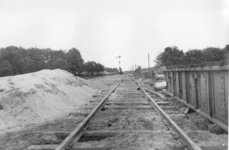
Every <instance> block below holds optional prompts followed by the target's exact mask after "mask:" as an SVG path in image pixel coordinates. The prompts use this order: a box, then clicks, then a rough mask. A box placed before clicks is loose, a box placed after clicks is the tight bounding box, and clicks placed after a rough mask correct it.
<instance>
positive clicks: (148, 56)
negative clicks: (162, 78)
mask: <svg viewBox="0 0 229 150" xmlns="http://www.w3.org/2000/svg"><path fill="white" fill-rule="evenodd" d="M148 67H149V74H150V56H149V54H148Z"/></svg>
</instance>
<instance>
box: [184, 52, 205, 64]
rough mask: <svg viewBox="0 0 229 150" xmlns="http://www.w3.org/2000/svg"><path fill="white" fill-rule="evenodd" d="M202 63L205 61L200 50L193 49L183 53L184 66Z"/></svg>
mask: <svg viewBox="0 0 229 150" xmlns="http://www.w3.org/2000/svg"><path fill="white" fill-rule="evenodd" d="M204 61H205V59H204V56H203V52H202V51H201V50H197V49H193V50H189V51H187V52H186V53H185V64H197V63H202V62H204Z"/></svg>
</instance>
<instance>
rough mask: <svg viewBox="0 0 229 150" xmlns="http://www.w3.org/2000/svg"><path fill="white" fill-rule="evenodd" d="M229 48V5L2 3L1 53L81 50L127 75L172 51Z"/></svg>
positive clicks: (129, 0)
mask: <svg viewBox="0 0 229 150" xmlns="http://www.w3.org/2000/svg"><path fill="white" fill-rule="evenodd" d="M226 44H229V0H0V47H7V46H11V45H13V46H22V47H24V48H30V47H38V48H51V49H55V50H60V49H61V50H65V51H67V50H69V49H71V48H73V47H75V48H77V49H78V50H79V51H80V53H81V55H82V57H83V59H84V61H85V62H86V61H96V62H98V63H101V64H103V65H104V66H106V67H119V58H117V56H121V58H120V61H121V63H120V65H121V67H122V69H123V70H130V69H133V66H135V65H137V66H141V67H142V68H146V67H148V54H149V55H150V66H151V67H152V66H153V65H155V63H154V60H155V58H156V57H157V56H158V54H160V53H161V52H163V51H164V49H165V48H166V47H169V46H177V47H178V48H179V49H180V50H183V51H184V52H185V51H188V50H189V49H203V48H206V47H220V48H223V47H224V46H225V45H226Z"/></svg>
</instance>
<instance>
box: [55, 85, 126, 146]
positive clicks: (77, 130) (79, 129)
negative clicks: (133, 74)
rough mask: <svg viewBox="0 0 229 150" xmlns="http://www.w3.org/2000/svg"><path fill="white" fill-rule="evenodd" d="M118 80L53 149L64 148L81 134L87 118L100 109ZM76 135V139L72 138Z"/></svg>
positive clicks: (75, 140)
mask: <svg viewBox="0 0 229 150" xmlns="http://www.w3.org/2000/svg"><path fill="white" fill-rule="evenodd" d="M121 82H122V81H120V82H119V83H118V84H117V85H115V87H114V88H113V89H112V90H111V91H110V92H109V93H108V94H107V96H106V97H105V98H104V99H103V100H102V101H101V102H100V103H99V104H98V105H97V106H96V107H95V108H94V109H93V110H92V111H91V112H90V113H89V114H88V115H87V117H86V118H85V119H84V120H83V121H82V122H81V123H80V124H79V125H78V126H77V127H76V128H75V129H74V130H73V131H72V132H71V133H70V134H69V135H68V136H67V137H66V138H65V139H64V140H63V141H62V143H61V144H60V145H59V146H58V147H57V148H56V149H55V150H64V149H65V148H66V147H67V146H68V144H70V143H71V142H72V141H73V140H74V142H77V141H78V140H79V138H80V137H81V136H82V134H83V132H84V131H82V130H83V129H84V127H85V126H86V125H87V123H88V122H89V120H90V119H91V118H92V117H93V116H94V114H95V113H96V112H97V111H98V110H99V109H101V107H102V106H103V104H104V103H105V101H106V100H107V98H108V97H109V96H110V95H111V93H112V92H113V91H114V90H115V89H116V88H117V87H118V86H119V84H120V83H121ZM75 137H77V139H74V138H75Z"/></svg>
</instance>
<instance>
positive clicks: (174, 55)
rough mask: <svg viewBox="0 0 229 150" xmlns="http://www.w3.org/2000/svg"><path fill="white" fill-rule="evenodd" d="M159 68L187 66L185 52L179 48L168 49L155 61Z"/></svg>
mask: <svg viewBox="0 0 229 150" xmlns="http://www.w3.org/2000/svg"><path fill="white" fill-rule="evenodd" d="M155 62H156V64H157V66H173V65H182V64H185V60H184V52H183V51H182V50H179V49H178V48H177V47H166V48H165V50H164V52H162V53H160V54H159V55H158V56H157V57H156V60H155Z"/></svg>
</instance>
